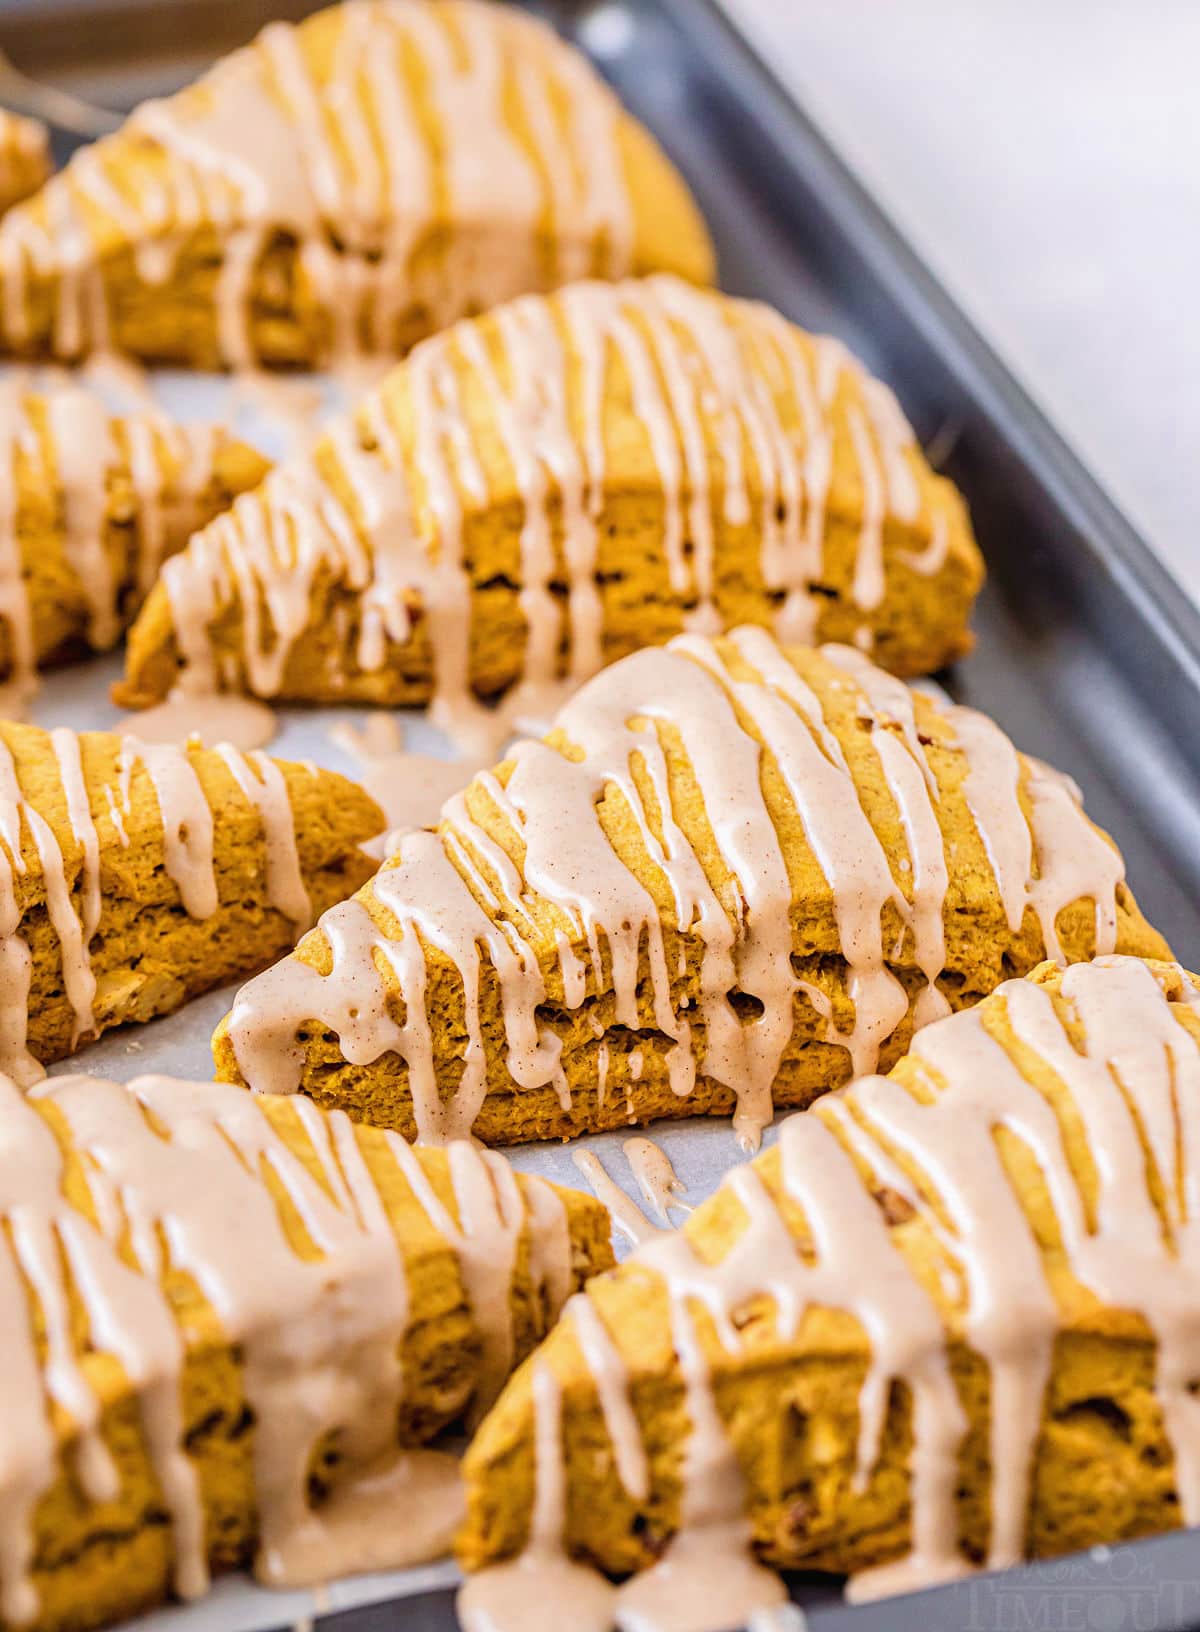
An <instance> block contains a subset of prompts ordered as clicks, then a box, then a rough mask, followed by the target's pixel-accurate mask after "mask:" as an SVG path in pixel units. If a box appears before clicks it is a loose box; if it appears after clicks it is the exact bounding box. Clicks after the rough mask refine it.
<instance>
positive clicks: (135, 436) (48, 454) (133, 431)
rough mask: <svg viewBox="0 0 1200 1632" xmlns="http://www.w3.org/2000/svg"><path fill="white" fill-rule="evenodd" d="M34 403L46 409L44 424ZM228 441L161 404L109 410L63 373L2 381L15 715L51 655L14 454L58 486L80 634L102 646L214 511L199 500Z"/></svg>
mask: <svg viewBox="0 0 1200 1632" xmlns="http://www.w3.org/2000/svg"><path fill="white" fill-rule="evenodd" d="M35 404H37V405H40V407H41V410H42V412H43V414H44V428H43V429H41V430H39V428H38V425H37V423H36V421H35V418H34V416H33V412H32V410H33V408H34V405H35ZM222 440H223V433H221V432H218V431H217V430H215V429H214V428H213V427H210V426H188V427H184V426H180V425H176V424H174V423H173V422H171V421H170V420H168V419H167V418H165V416H163V415H162V414H161V413H159V412H158V411H157V410H153V411H149V412H146V413H143V414H136V415H130V416H127V417H124V418H111V417H110V416H109V415H108V413H107V412H106V410H105V408H104V406H103V403H102V402H101V400H100V398H99V397H97V396H95V395H93V394H92V393H90V392H89V391H86V390H83V389H82V388H80V387H79V386H76V385H72V384H70V383H69V382H65V381H63V380H60V379H53V380H51V381H50V382H49V383H48V385H47V386H46V387H45V388H44V389H41V388H39V389H38V390H37V391H36V392H32V391H30V390H29V389H28V387H27V385H26V384H25V382H24V381H23V380H22V378H21V377H20V376H11V377H8V378H6V379H4V380H3V381H0V625H3V628H4V630H5V633H6V635H7V640H8V653H7V659H8V684H7V687H6V697H7V700H8V701H7V712H8V714H9V717H13V716H14V715H19V714H20V712H21V710H22V707H23V705H24V704H26V703H27V702H28V701H29V699H30V697H31V696H32V695H33V693H34V692H35V691H36V689H37V676H36V670H37V666H38V663H39V661H40V659H41V657H42V656H43V655H45V653H44V652H43V651H42V650H41V649H40V648H39V643H38V631H37V628H36V624H35V619H34V610H35V609H34V608H33V607H32V605H31V603H30V598H29V589H28V585H27V582H26V577H25V573H26V569H27V563H26V562H25V559H24V552H23V547H22V543H23V540H22V530H21V514H20V492H19V488H18V481H17V462H18V459H21V460H23V461H24V462H25V463H26V467H27V469H26V483H27V486H28V488H29V490H31V491H34V492H36V491H39V490H44V491H45V492H47V493H49V494H50V495H51V496H52V509H53V512H54V521H53V526H54V527H55V528H57V529H58V531H59V534H60V536H61V541H62V551H63V555H64V558H65V561H66V564H67V566H68V568H69V569H70V571H71V573H72V574H73V576H74V579H75V581H76V583H77V585H78V588H79V592H80V594H81V596H82V598H83V600H84V602H85V604H86V608H87V621H86V625H85V626H84V627H83V628H81V629H80V630H79V634H80V636H81V637H82V638H84V639H85V640H86V641H87V643H88V644H89V645H90V646H91V647H93V648H94V649H95V650H98V651H103V650H107V649H108V648H109V647H111V646H113V645H115V644H116V642H117V639H118V638H119V636H120V633H121V630H122V628H123V627H124V624H125V622H126V621H127V618H128V616H129V613H130V612H131V610H132V608H133V605H134V604H136V601H138V600H140V599H141V598H142V597H144V595H145V593H146V592H147V591H148V590H149V588H150V585H151V584H152V583H153V581H154V579H155V577H156V576H157V573H158V569H159V567H160V566H161V565H162V561H163V558H164V556H165V555H166V554H167V552H168V550H169V549H170V548H171V547H172V545H173V544H175V543H177V542H178V541H179V540H180V539H181V538H185V537H187V535H188V534H189V533H190V532H191V531H192V530H193V529H194V528H195V527H196V526H198V525H199V524H200V522H201V521H202V520H203V519H206V517H205V515H204V514H203V513H202V506H201V503H200V500H201V497H202V495H203V494H204V493H205V491H206V490H207V489H208V487H209V484H210V482H211V478H212V469H213V458H214V455H215V453H216V451H217V450H218V448H219V447H220V446H221V443H222ZM122 469H124V470H126V471H127V472H128V477H129V481H130V484H131V486H132V488H133V496H134V501H135V511H134V527H135V531H136V544H135V550H134V554H133V558H132V559H131V560H130V561H128V562H126V561H124V560H122V559H121V557H120V556H119V554H118V553H116V551H115V550H114V548H113V542H112V538H113V537H114V536H115V535H112V536H110V529H111V526H112V521H111V516H110V494H109V487H110V484H111V482H112V480H113V478H114V476H115V475H116V473H117V472H119V471H120V470H122ZM131 592H132V597H133V598H132V600H131Z"/></svg>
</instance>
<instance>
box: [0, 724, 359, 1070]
mask: <svg viewBox="0 0 1200 1632" xmlns="http://www.w3.org/2000/svg"><path fill="white" fill-rule="evenodd" d="M381 824H382V816H381V813H380V811H379V810H378V808H377V806H376V805H375V804H374V802H373V801H372V800H371V799H370V798H369V797H368V796H367V794H365V793H364V792H363V791H362V789H361V788H359V787H357V786H356V784H355V783H353V782H350V781H348V780H347V779H346V778H345V777H343V776H339V775H337V773H336V772H333V771H318V770H317V769H316V768H315V767H305V766H302V765H290V764H286V763H284V762H283V761H278V760H272V759H268V758H267V756H266V755H265V754H261V753H255V754H250V755H245V756H244V755H242V754H240V753H239V752H238V751H237V750H236V749H233V748H230V747H228V746H226V747H222V748H217V749H214V750H211V751H210V750H207V749H202V748H199V747H198V746H196V745H191V746H189V747H187V748H180V747H176V746H174V745H170V744H165V743H155V744H150V743H141V742H139V741H138V740H137V739H136V738H135V737H120V736H117V735H115V734H110V733H106V732H83V733H76V732H74V731H70V730H68V729H67V728H65V727H60V728H58V729H56V730H54V731H42V730H40V729H38V728H37V727H35V726H29V725H13V724H0V1072H4V1073H7V1074H8V1075H9V1076H13V1077H15V1078H17V1079H18V1080H19V1081H22V1082H29V1081H33V1080H36V1079H37V1077H39V1076H40V1075H41V1074H42V1067H43V1066H45V1065H47V1064H48V1063H49V1062H50V1061H51V1060H58V1059H62V1058H63V1057H64V1056H65V1055H67V1054H70V1053H73V1052H74V1050H75V1049H76V1048H77V1047H78V1046H79V1045H80V1044H81V1043H83V1042H85V1041H86V1040H87V1039H88V1038H90V1037H94V1036H96V1035H98V1034H99V1033H100V1032H101V1031H105V1030H107V1029H108V1028H109V1027H110V1026H115V1025H120V1024H122V1023H123V1022H126V1021H130V1020H151V1019H153V1018H154V1017H155V1015H159V1014H167V1013H169V1012H170V1011H171V1010H173V1009H177V1008H178V1007H179V1005H180V1004H181V1003H183V1002H184V1001H185V999H187V998H189V997H194V996H195V995H196V994H197V993H199V992H204V991H209V990H210V989H211V988H212V987H214V986H219V985H221V984H222V982H223V981H227V980H234V979H237V978H239V977H240V976H243V975H246V974H249V973H251V972H252V971H253V970H255V969H260V968H262V967H263V965H264V964H266V963H269V962H270V960H271V959H272V958H273V957H278V956H279V955H280V954H281V953H282V952H284V951H286V950H287V948H288V947H290V946H292V945H293V944H294V942H295V940H296V937H297V935H299V934H300V933H301V932H302V931H303V930H304V929H306V928H307V927H308V925H309V924H311V923H312V922H313V921H314V919H315V918H316V917H317V916H318V915H319V914H320V913H321V912H323V911H324V910H325V909H326V908H327V907H329V906H331V905H332V904H333V903H334V902H335V901H340V900H342V899H343V898H344V897H345V896H347V895H349V894H350V892H351V891H352V890H354V889H355V888H357V887H358V885H359V884H361V883H362V881H363V879H364V878H365V877H367V876H368V874H369V873H370V870H371V868H372V866H373V863H372V862H371V861H370V860H369V859H368V858H367V857H366V856H365V855H364V853H363V851H362V850H361V849H360V848H359V846H360V845H361V844H362V843H363V842H364V841H365V840H366V839H369V838H371V837H372V836H373V835H374V834H375V833H377V832H378V831H379V829H380V826H381Z"/></svg>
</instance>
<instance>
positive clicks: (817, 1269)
mask: <svg viewBox="0 0 1200 1632" xmlns="http://www.w3.org/2000/svg"><path fill="white" fill-rule="evenodd" d="M1198 1185H1200V1007H1198V997H1197V991H1196V986H1195V981H1194V978H1193V977H1192V976H1189V975H1188V974H1186V973H1184V972H1183V971H1181V970H1180V969H1179V967H1178V966H1177V965H1172V964H1163V963H1145V962H1142V961H1141V960H1138V959H1132V958H1121V957H1108V958H1101V959H1099V960H1097V961H1096V962H1094V963H1089V964H1076V965H1073V966H1072V967H1070V968H1068V969H1066V970H1062V969H1059V968H1057V967H1055V966H1054V965H1051V964H1045V965H1043V966H1041V967H1040V968H1039V969H1038V970H1037V971H1035V973H1034V974H1033V975H1032V976H1031V977H1030V978H1029V979H1028V980H1021V981H1010V982H1007V983H1005V984H1004V985H1003V986H1002V987H1000V988H999V990H997V991H996V992H994V993H993V994H992V995H991V996H990V997H988V998H986V999H985V1000H984V1001H983V1002H982V1003H981V1004H979V1005H978V1006H977V1007H976V1008H974V1009H973V1010H970V1011H968V1012H965V1013H962V1014H957V1015H954V1016H952V1017H950V1018H947V1019H945V1020H942V1021H939V1022H937V1023H936V1024H934V1025H932V1026H930V1027H929V1028H928V1029H927V1030H925V1031H923V1032H922V1033H921V1034H920V1036H919V1037H917V1038H916V1039H915V1042H914V1044H913V1048H912V1051H911V1052H910V1053H909V1054H908V1056H907V1057H906V1058H905V1059H904V1060H902V1061H901V1062H900V1063H899V1065H898V1066H897V1067H896V1068H895V1069H894V1070H893V1072H892V1073H891V1075H890V1076H889V1077H887V1078H882V1077H867V1078H864V1079H862V1080H860V1081H858V1082H856V1083H854V1084H853V1085H851V1086H850V1087H849V1088H848V1089H846V1090H845V1092H843V1093H838V1094H833V1095H830V1096H828V1097H827V1098H825V1099H823V1100H822V1101H821V1102H820V1103H819V1104H818V1105H816V1106H814V1107H813V1109H812V1110H811V1111H808V1112H805V1113H803V1114H801V1115H799V1116H795V1117H792V1118H791V1119H789V1120H788V1121H787V1122H785V1123H784V1124H783V1126H782V1129H781V1131H780V1139H779V1144H778V1146H777V1147H776V1148H773V1149H772V1150H770V1151H769V1152H767V1153H766V1154H764V1155H763V1156H761V1157H760V1158H758V1160H756V1161H755V1162H754V1163H753V1164H752V1165H750V1166H748V1167H739V1168H736V1169H734V1171H733V1172H732V1173H731V1174H730V1175H729V1176H728V1177H727V1178H726V1180H725V1182H724V1183H723V1185H722V1186H721V1188H720V1190H719V1191H718V1192H717V1194H716V1195H715V1196H713V1197H712V1198H711V1199H710V1200H709V1201H707V1202H706V1203H704V1204H703V1205H702V1206H701V1207H700V1208H698V1209H697V1211H696V1212H695V1213H694V1214H693V1215H692V1217H691V1218H690V1219H689V1220H688V1221H687V1223H686V1224H685V1225H684V1227H683V1228H682V1230H680V1231H679V1232H677V1233H674V1234H671V1235H668V1236H660V1237H657V1238H655V1239H653V1240H652V1241H651V1242H649V1243H648V1244H647V1245H646V1246H645V1247H643V1248H641V1249H640V1250H639V1251H638V1252H637V1253H635V1254H634V1256H633V1257H632V1258H630V1259H629V1260H627V1261H626V1262H625V1263H624V1264H623V1265H622V1266H621V1267H620V1268H619V1269H617V1270H615V1271H614V1272H613V1273H612V1274H610V1275H603V1276H600V1277H598V1278H597V1279H596V1280H594V1281H592V1282H591V1284H590V1286H589V1288H588V1290H587V1292H586V1293H585V1294H584V1296H582V1297H581V1298H579V1299H577V1300H575V1301H574V1302H573V1303H572V1304H570V1305H568V1309H567V1312H566V1315H565V1316H564V1319H563V1320H562V1322H560V1324H559V1326H558V1328H557V1329H556V1330H555V1332H554V1333H552V1334H551V1336H550V1338H549V1339H548V1341H547V1342H546V1343H545V1344H544V1345H543V1347H542V1348H541V1349H540V1350H539V1351H538V1353H537V1354H535V1355H534V1356H533V1357H532V1358H531V1359H530V1360H529V1361H528V1362H527V1363H526V1365H525V1366H524V1367H523V1368H522V1369H521V1371H520V1372H518V1373H517V1375H516V1376H515V1377H514V1378H513V1380H512V1382H511V1383H510V1384H509V1386H508V1387H507V1389H506V1390H505V1392H504V1393H503V1394H502V1396H501V1398H500V1400H499V1401H498V1403H497V1405H496V1406H495V1408H494V1409H493V1411H492V1412H491V1413H490V1415H489V1416H488V1417H487V1419H486V1420H485V1421H484V1423H483V1424H482V1426H481V1428H480V1430H479V1432H478V1434H477V1435H476V1437H475V1440H474V1442H473V1444H472V1445H471V1447H470V1449H469V1451H468V1454H467V1459H466V1464H465V1473H466V1479H467V1490H468V1519H467V1524H466V1526H465V1528H464V1529H463V1531H462V1532H461V1533H460V1537H459V1544H458V1545H459V1553H460V1557H461V1558H462V1560H463V1562H464V1563H465V1564H466V1566H467V1567H468V1568H469V1569H471V1570H477V1569H479V1568H480V1567H481V1566H487V1565H491V1564H494V1563H496V1562H498V1561H501V1560H511V1559H516V1560H518V1562H516V1563H510V1564H508V1565H507V1566H505V1567H504V1568H503V1569H502V1570H501V1571H500V1572H499V1573H498V1574H497V1575H495V1576H492V1575H491V1574H490V1572H488V1571H486V1570H485V1573H484V1574H483V1575H482V1576H481V1577H479V1580H478V1583H477V1584H476V1583H472V1585H471V1586H470V1587H468V1589H467V1597H466V1603H467V1606H468V1607H470V1606H472V1605H473V1606H475V1608H476V1609H478V1608H479V1606H481V1605H487V1604H489V1602H490V1603H491V1605H492V1607H493V1608H495V1607H500V1608H503V1606H504V1604H505V1603H506V1602H508V1601H509V1600H510V1599H511V1597H512V1592H513V1583H514V1579H515V1580H516V1581H517V1582H518V1583H519V1586H520V1589H521V1591H522V1592H523V1593H524V1595H525V1598H526V1601H529V1602H536V1603H539V1604H545V1603H547V1602H549V1603H550V1605H551V1608H552V1610H553V1611H554V1612H555V1613H556V1614H557V1615H558V1619H557V1620H555V1619H554V1618H553V1615H552V1614H549V1613H548V1615H547V1618H546V1620H545V1624H546V1625H558V1624H561V1625H570V1626H573V1627H578V1628H580V1629H581V1632H585V1629H586V1632H592V1628H593V1626H595V1627H607V1626H608V1625H610V1624H611V1619H604V1618H603V1615H598V1616H596V1617H595V1618H594V1619H589V1618H588V1617H587V1615H586V1614H584V1613H580V1614H575V1613H573V1610H574V1607H575V1603H576V1601H577V1600H578V1601H579V1602H580V1603H582V1605H583V1607H584V1609H586V1608H587V1606H588V1604H589V1603H591V1602H594V1599H595V1595H596V1578H595V1577H594V1576H588V1575H584V1576H579V1577H575V1576H572V1575H571V1574H570V1573H569V1572H568V1573H566V1574H564V1571H565V1568H566V1564H567V1560H568V1559H570V1560H573V1561H576V1562H577V1563H580V1564H586V1565H598V1566H600V1567H601V1568H602V1569H603V1570H605V1571H608V1572H611V1573H613V1574H623V1573H625V1572H628V1571H637V1572H645V1573H641V1574H636V1575H634V1577H633V1579H632V1580H631V1581H630V1582H629V1583H628V1584H627V1585H626V1586H625V1587H623V1588H621V1589H619V1592H618V1594H617V1600H616V1607H617V1609H618V1610H619V1611H620V1612H622V1613H623V1614H624V1615H625V1616H626V1617H628V1618H629V1624H633V1620H632V1617H633V1615H634V1612H635V1608H636V1607H637V1606H643V1607H644V1606H647V1605H650V1604H657V1605H659V1606H665V1607H666V1608H667V1609H668V1611H669V1613H664V1614H662V1615H661V1617H654V1616H648V1617H647V1620H646V1621H645V1622H643V1621H641V1620H639V1621H638V1622H637V1624H638V1625H639V1626H640V1625H643V1624H651V1625H654V1626H655V1627H663V1628H667V1627H674V1626H678V1625H681V1624H691V1623H688V1622H686V1621H684V1620H681V1619H677V1618H675V1617H676V1615H677V1613H678V1612H679V1611H680V1610H681V1608H682V1607H683V1606H684V1605H686V1604H687V1603H689V1602H690V1603H692V1604H693V1605H694V1604H695V1603H696V1602H701V1603H703V1602H706V1601H709V1602H711V1603H716V1604H717V1605H718V1606H723V1608H724V1610H725V1611H726V1612H727V1613H726V1614H725V1615H724V1616H723V1617H722V1616H721V1615H718V1614H714V1615H713V1616H712V1619H711V1620H706V1621H705V1622H704V1624H705V1625H709V1624H713V1625H716V1624H720V1625H741V1624H745V1620H746V1618H747V1616H748V1613H749V1611H750V1610H751V1609H752V1608H753V1607H755V1606H756V1605H758V1604H761V1603H762V1602H764V1601H770V1597H771V1595H772V1593H774V1594H775V1595H776V1596H778V1594H779V1589H778V1586H777V1585H775V1584H773V1583H772V1581H771V1579H770V1577H769V1576H768V1575H766V1574H765V1573H764V1572H762V1571H761V1570H760V1569H757V1568H756V1567H755V1565H754V1556H755V1555H757V1557H758V1558H760V1559H763V1560H765V1561H767V1562H768V1563H770V1564H772V1565H775V1566H778V1567H787V1568H797V1569H822V1570H836V1571H848V1572H851V1574H852V1580H851V1584H850V1591H851V1596H852V1597H866V1596H870V1595H876V1594H879V1593H883V1592H891V1591H900V1590H904V1589H912V1588H914V1587H917V1586H920V1585H924V1584H928V1583H929V1582H931V1581H936V1580H939V1579H945V1578H947V1577H949V1576H953V1575H956V1574H960V1573H962V1572H963V1571H965V1570H967V1569H968V1568H970V1567H971V1566H972V1565H981V1564H987V1565H989V1566H991V1567H993V1568H999V1567H1003V1566H1006V1565H1010V1564H1013V1563H1015V1562H1017V1561H1019V1560H1020V1559H1021V1558H1023V1557H1029V1556H1037V1555H1047V1554H1054V1553H1060V1552H1067V1551H1072V1550H1074V1549H1076V1548H1085V1547H1088V1546H1093V1545H1096V1544H1098V1543H1110V1542H1116V1541H1119V1540H1124V1539H1127V1538H1130V1537H1134V1536H1139V1535H1145V1534H1148V1533H1150V1532H1153V1531H1157V1530H1164V1529H1170V1528H1172V1527H1174V1526H1176V1525H1179V1524H1181V1523H1183V1524H1194V1523H1196V1522H1197V1520H1198V1519H1200V1408H1198V1406H1197V1400H1196V1389H1197V1382H1198V1377H1197V1368H1198V1360H1197V1348H1196V1342H1195V1332H1196V1329H1197V1325H1198V1323H1200V1272H1198V1270H1197V1259H1196V1243H1195V1233H1196V1229H1197V1222H1196V1221H1197V1216H1198V1207H1200V1203H1198V1193H1197V1187H1198ZM564 1550H565V1556H564ZM860 1572H862V1573H860ZM564 1582H565V1584H566V1587H565V1590H564ZM730 1583H732V1584H733V1585H732V1589H731V1588H730V1586H729V1584H730ZM580 1586H582V1590H583V1593H584V1596H583V1598H582V1599H579V1597H578V1593H576V1595H575V1596H574V1597H571V1596H568V1595H567V1594H568V1593H569V1592H570V1591H571V1589H572V1588H578V1587H580ZM611 1590H612V1589H609V1591H610V1594H611ZM556 1593H557V1594H558V1596H557V1597H555V1596H554V1595H555V1594H556ZM706 1593H708V1594H710V1595H712V1597H711V1598H710V1599H709V1600H706V1599H705V1596H704V1595H705V1594H706ZM722 1594H724V1596H722ZM604 1613H606V1614H608V1615H609V1617H611V1615H612V1604H611V1602H610V1603H609V1604H608V1605H607V1606H606V1608H605V1609H604ZM521 1624H523V1623H521V1622H520V1621H519V1620H518V1621H514V1620H513V1619H511V1618H505V1617H504V1615H503V1614H499V1615H495V1616H494V1617H493V1618H492V1619H490V1620H483V1619H480V1620H472V1619H470V1618H469V1617H467V1618H465V1625H466V1626H467V1627H468V1628H473V1627H475V1626H483V1625H487V1626H489V1627H491V1628H492V1629H493V1632H509V1629H510V1628H511V1627H513V1626H519V1625H521ZM622 1624H626V1623H625V1621H624V1620H623V1621H622Z"/></svg>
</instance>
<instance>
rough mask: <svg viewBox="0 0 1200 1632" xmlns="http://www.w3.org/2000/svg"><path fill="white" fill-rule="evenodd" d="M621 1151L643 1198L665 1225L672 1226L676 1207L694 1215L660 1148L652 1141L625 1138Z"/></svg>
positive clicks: (668, 1161) (665, 1154)
mask: <svg viewBox="0 0 1200 1632" xmlns="http://www.w3.org/2000/svg"><path fill="white" fill-rule="evenodd" d="M621 1149H622V1150H623V1151H624V1152H625V1160H626V1161H627V1162H628V1163H629V1165H630V1167H631V1168H632V1170H633V1176H634V1178H635V1179H636V1180H637V1186H638V1189H639V1190H640V1191H641V1192H642V1199H643V1200H644V1201H645V1203H646V1205H647V1207H649V1208H650V1210H651V1212H653V1213H655V1214H656V1215H657V1216H658V1218H659V1219H660V1221H661V1222H662V1223H663V1224H664V1225H667V1224H670V1222H671V1220H670V1216H669V1214H670V1211H671V1209H672V1208H673V1207H675V1208H678V1209H679V1211H680V1212H683V1213H690V1212H691V1210H692V1209H691V1208H690V1207H689V1206H688V1204H687V1202H686V1201H684V1200H683V1197H684V1195H686V1193H687V1192H686V1189H685V1187H684V1185H683V1184H682V1183H681V1181H680V1180H679V1178H678V1177H677V1176H676V1173H675V1169H674V1168H673V1167H672V1165H671V1158H670V1157H669V1156H668V1155H667V1153H666V1151H665V1150H664V1149H663V1148H662V1146H661V1145H656V1144H655V1143H654V1140H653V1139H640V1138H639V1139H626V1141H625V1143H624V1144H623V1145H622V1146H621Z"/></svg>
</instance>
